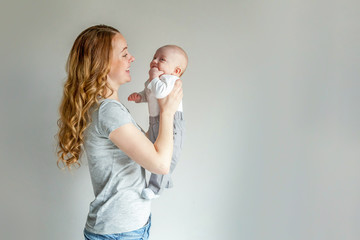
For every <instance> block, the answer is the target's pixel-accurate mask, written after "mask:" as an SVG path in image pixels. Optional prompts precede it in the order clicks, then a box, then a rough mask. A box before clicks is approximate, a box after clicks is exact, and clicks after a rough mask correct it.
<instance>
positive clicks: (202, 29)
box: [0, 0, 360, 240]
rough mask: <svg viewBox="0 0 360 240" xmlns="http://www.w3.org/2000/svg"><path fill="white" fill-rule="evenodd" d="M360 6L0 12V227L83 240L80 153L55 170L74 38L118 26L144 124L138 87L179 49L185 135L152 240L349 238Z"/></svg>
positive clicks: (354, 203)
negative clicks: (73, 166)
mask: <svg viewBox="0 0 360 240" xmlns="http://www.w3.org/2000/svg"><path fill="white" fill-rule="evenodd" d="M359 12H360V4H359V1H356V0H354V1H349V0H345V1H340V0H339V1H318V0H314V1H313V0H308V1H303V0H292V1H289V0H282V1H281V0H274V1H257V0H248V1H245V0H244V1H241V0H239V1H172V0H169V1H154V0H153V1H135V0H133V1H85V0H81V1H70V0H65V1H10V0H5V1H4V0H3V1H2V2H1V7H0V20H1V21H0V27H1V28H0V29H1V33H0V34H1V38H0V41H1V42H0V43H1V45H0V46H1V49H0V51H1V52H0V53H1V59H0V60H1V62H0V63H1V64H0V77H1V87H0V111H1V113H0V116H1V118H0V120H1V125H0V154H1V155H0V157H1V175H0V182H1V199H0V211H1V212H0V228H1V229H0V232H1V236H2V237H1V238H3V239H37V240H43V239H44V240H45V239H46V240H47V239H53V240H55V239H59V240H60V239H71V240H72V239H83V236H82V230H83V227H84V225H85V221H86V215H87V212H88V209H89V203H90V202H91V201H92V200H93V198H94V195H93V192H92V186H91V181H90V176H89V172H88V166H87V162H86V159H83V161H82V162H83V165H82V167H81V168H80V169H78V170H76V171H74V172H73V173H69V172H66V171H61V170H59V169H58V168H57V166H56V155H55V146H56V141H55V138H54V135H55V134H56V132H57V126H56V121H57V119H58V107H59V103H60V100H61V96H62V86H63V83H64V80H65V77H66V73H65V62H66V59H67V56H68V54H69V51H70V49H71V47H72V44H73V42H74V40H75V38H76V37H77V36H78V34H80V32H81V31H82V30H84V29H85V28H87V27H90V26H92V25H95V24H101V23H103V24H108V25H111V26H114V27H116V28H118V29H119V30H120V31H121V32H122V33H123V34H124V36H125V37H126V39H127V42H128V45H129V50H130V52H131V53H132V54H133V55H134V56H135V58H136V60H135V62H134V63H133V64H132V68H131V74H132V82H131V83H128V84H126V85H124V86H122V87H121V89H120V90H119V95H120V100H121V101H122V102H123V103H124V104H125V105H126V106H127V107H128V108H129V109H130V111H131V113H132V114H133V116H134V118H135V119H136V120H137V121H138V123H139V124H140V125H141V126H142V127H143V128H145V129H146V128H147V126H148V125H147V124H148V123H147V116H148V115H147V106H146V105H145V104H142V105H140V104H138V105H136V104H134V103H128V102H127V100H126V99H127V96H128V95H129V94H130V93H132V92H134V91H140V90H141V89H142V88H143V83H144V81H145V80H146V77H147V72H148V68H149V62H150V60H151V58H152V56H153V54H154V52H155V50H156V49H157V48H158V47H160V46H162V45H164V44H178V45H180V46H182V47H183V48H184V49H185V50H186V51H187V52H188V54H189V59H190V61H189V67H188V69H187V71H186V73H185V74H184V76H183V78H182V79H183V87H184V94H185V96H184V99H183V102H184V111H185V117H186V121H187V138H186V142H185V146H184V151H183V154H182V158H181V162H180V163H179V165H178V167H177V168H176V171H175V172H174V176H173V178H174V184H175V187H174V188H173V189H171V190H168V191H166V192H164V194H163V195H162V196H161V198H159V199H157V200H154V201H153V208H152V213H153V227H152V229H151V239H153V240H168V239H172V240H183V239H191V240H192V239H207V240H210V239H214V240H218V239H247V240H257V239H259V240H260V239H261V240H263V239H265V240H275V239H276V240H282V239H283V240H289V239H291V240H302V239H314V240H315V239H316V240H317V239H327V240H329V239H359V238H360V207H359V206H360V204H359V203H360V174H359V170H360V161H359V160H360V127H359V122H360V106H359V103H360V82H359V78H360V70H359V69H360V68H359V63H360V44H359V43H360V14H359Z"/></svg>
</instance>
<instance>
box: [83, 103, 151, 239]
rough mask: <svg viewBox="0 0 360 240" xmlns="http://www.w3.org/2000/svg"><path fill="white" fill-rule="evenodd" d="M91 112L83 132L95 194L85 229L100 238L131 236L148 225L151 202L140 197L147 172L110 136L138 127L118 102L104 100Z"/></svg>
mask: <svg viewBox="0 0 360 240" xmlns="http://www.w3.org/2000/svg"><path fill="white" fill-rule="evenodd" d="M100 103H101V105H100V107H99V108H98V109H96V108H94V109H92V111H93V112H92V123H91V124H90V125H89V127H88V128H87V129H86V130H85V132H84V136H85V139H84V149H85V152H86V156H87V160H88V165H89V171H90V177H91V181H92V185H93V190H94V194H95V200H94V201H93V202H91V204H90V208H89V214H88V217H87V222H86V229H87V230H88V231H90V232H93V233H97V234H113V233H120V232H129V231H132V230H135V229H138V228H140V227H142V226H144V225H145V224H146V221H147V219H148V217H149V215H150V201H148V200H145V199H142V198H141V197H140V194H141V191H142V190H143V189H144V188H145V187H146V183H145V170H144V168H142V167H141V166H140V165H139V164H137V163H136V162H135V161H133V160H131V159H130V158H129V157H128V156H127V154H126V153H124V152H123V151H122V150H121V149H119V148H118V147H117V146H116V145H115V144H114V143H113V142H112V141H111V140H110V139H109V134H110V133H111V132H113V131H114V130H116V129H118V128H119V127H121V126H124V125H126V124H131V125H133V126H135V127H136V128H137V129H138V130H139V131H140V129H141V128H140V127H139V126H138V125H137V124H136V122H135V121H134V119H133V118H132V117H131V115H130V113H129V112H128V111H127V109H126V108H125V107H124V106H123V105H122V104H121V103H120V102H118V101H117V100H113V99H104V100H102V101H100Z"/></svg>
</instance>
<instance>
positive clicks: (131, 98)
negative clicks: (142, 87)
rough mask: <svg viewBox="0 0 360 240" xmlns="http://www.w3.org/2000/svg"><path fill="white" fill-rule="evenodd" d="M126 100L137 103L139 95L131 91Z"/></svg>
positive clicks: (139, 100)
mask: <svg viewBox="0 0 360 240" xmlns="http://www.w3.org/2000/svg"><path fill="white" fill-rule="evenodd" d="M128 101H134V102H136V103H139V102H141V95H140V94H138V93H132V94H130V96H129V97H128Z"/></svg>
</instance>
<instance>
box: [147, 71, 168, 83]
mask: <svg viewBox="0 0 360 240" xmlns="http://www.w3.org/2000/svg"><path fill="white" fill-rule="evenodd" d="M163 74H164V72H163V71H159V69H158V68H157V67H153V68H150V71H149V78H150V82H151V80H153V79H154V78H157V77H159V76H161V75H163Z"/></svg>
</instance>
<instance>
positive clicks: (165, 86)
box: [147, 75, 179, 99]
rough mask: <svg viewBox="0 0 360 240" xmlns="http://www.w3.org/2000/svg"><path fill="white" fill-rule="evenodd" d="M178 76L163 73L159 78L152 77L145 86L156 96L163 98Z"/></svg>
mask: <svg viewBox="0 0 360 240" xmlns="http://www.w3.org/2000/svg"><path fill="white" fill-rule="evenodd" d="M178 79H179V77H177V76H173V75H166V79H165V76H164V75H163V77H161V79H160V78H159V77H157V78H155V79H153V80H152V81H151V82H150V83H149V85H148V86H147V88H148V89H150V90H151V91H152V92H153V93H154V94H155V97H156V98H158V99H159V98H164V97H166V96H167V95H168V94H169V93H170V92H171V91H172V89H173V88H174V85H175V82H176V80H178Z"/></svg>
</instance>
